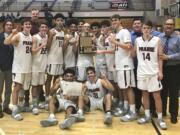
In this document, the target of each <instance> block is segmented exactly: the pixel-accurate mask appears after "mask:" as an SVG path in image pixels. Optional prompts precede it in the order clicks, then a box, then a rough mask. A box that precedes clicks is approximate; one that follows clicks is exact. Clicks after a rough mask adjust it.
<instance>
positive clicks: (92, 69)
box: [86, 66, 96, 73]
mask: <svg viewBox="0 0 180 135" xmlns="http://www.w3.org/2000/svg"><path fill="white" fill-rule="evenodd" d="M88 71H93V72H94V73H96V70H95V68H94V67H92V66H89V67H87V68H86V73H87V72H88Z"/></svg>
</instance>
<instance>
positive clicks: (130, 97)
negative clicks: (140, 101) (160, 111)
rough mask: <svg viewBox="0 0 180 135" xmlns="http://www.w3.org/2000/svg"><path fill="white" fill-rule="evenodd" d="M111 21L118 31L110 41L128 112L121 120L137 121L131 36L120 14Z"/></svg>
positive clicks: (125, 109) (119, 84)
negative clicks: (113, 47)
mask: <svg viewBox="0 0 180 135" xmlns="http://www.w3.org/2000/svg"><path fill="white" fill-rule="evenodd" d="M111 21H112V27H113V28H114V29H115V31H116V35H115V37H114V36H111V37H110V38H109V40H110V42H111V43H112V44H114V45H115V46H116V51H115V65H116V71H117V83H118V86H119V88H120V89H121V90H122V91H123V97H124V111H125V112H128V113H127V114H126V115H124V116H123V117H122V118H121V120H122V121H125V122H126V121H132V120H134V119H136V117H137V116H136V111H135V101H134V92H133V89H132V87H134V86H135V79H134V71H133V68H134V65H133V59H132V57H131V48H132V46H131V35H130V33H129V31H128V30H127V29H125V28H123V26H122V22H121V20H120V16H119V15H118V14H115V15H113V16H112V17H111ZM128 102H129V106H128ZM128 110H129V111H128Z"/></svg>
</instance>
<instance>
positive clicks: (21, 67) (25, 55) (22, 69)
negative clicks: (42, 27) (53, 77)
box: [4, 19, 32, 121]
mask: <svg viewBox="0 0 180 135" xmlns="http://www.w3.org/2000/svg"><path fill="white" fill-rule="evenodd" d="M22 28H23V31H22V32H18V31H17V29H13V31H12V34H10V35H9V36H8V37H7V39H6V40H5V41H4V43H5V44H12V45H14V59H13V67H12V73H13V82H14V84H15V85H14V90H13V92H12V103H13V108H12V117H13V118H14V119H15V120H18V121H19V120H23V116H22V115H21V114H20V113H19V111H18V107H17V103H18V93H19V91H20V90H22V89H24V90H28V89H29V86H30V81H31V60H32V58H31V48H32V37H31V35H30V30H31V21H30V20H28V19H24V20H23V21H22Z"/></svg>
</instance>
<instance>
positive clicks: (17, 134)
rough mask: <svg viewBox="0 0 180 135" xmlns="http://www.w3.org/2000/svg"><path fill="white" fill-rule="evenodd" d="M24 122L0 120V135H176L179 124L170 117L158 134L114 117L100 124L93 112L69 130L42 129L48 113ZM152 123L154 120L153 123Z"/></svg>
mask: <svg viewBox="0 0 180 135" xmlns="http://www.w3.org/2000/svg"><path fill="white" fill-rule="evenodd" d="M23 116H24V120H23V121H15V120H14V119H12V118H11V116H9V115H6V114H5V116H4V117H3V118H2V119H0V135H179V134H180V117H178V119H179V123H177V124H171V123H170V119H169V116H167V117H165V121H166V122H167V125H168V130H165V131H163V130H161V129H159V128H158V129H159V131H160V133H158V132H157V131H156V130H155V128H154V127H153V125H152V123H148V124H145V125H138V124H137V122H136V121H134V122H128V123H124V122H121V121H120V119H119V118H118V117H113V123H112V125H111V126H106V125H104V124H103V118H104V117H103V116H104V114H103V112H101V111H94V112H90V113H88V114H86V115H85V116H86V121H85V122H82V123H75V124H74V125H73V126H72V127H71V129H70V130H61V129H60V128H59V126H58V125H56V126H52V127H47V128H43V127H41V126H40V120H42V119H46V118H47V116H48V112H47V111H44V110H41V111H40V115H37V116H34V115H33V114H32V113H24V114H23ZM56 116H57V118H58V120H59V122H62V121H63V119H64V112H61V113H57V114H56ZM154 122H156V121H155V119H154Z"/></svg>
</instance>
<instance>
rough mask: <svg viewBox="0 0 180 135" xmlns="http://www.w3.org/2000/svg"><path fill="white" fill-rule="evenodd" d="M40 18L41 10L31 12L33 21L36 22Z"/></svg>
mask: <svg viewBox="0 0 180 135" xmlns="http://www.w3.org/2000/svg"><path fill="white" fill-rule="evenodd" d="M38 17H39V10H37V9H33V10H32V11H31V20H32V21H36V20H38Z"/></svg>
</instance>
